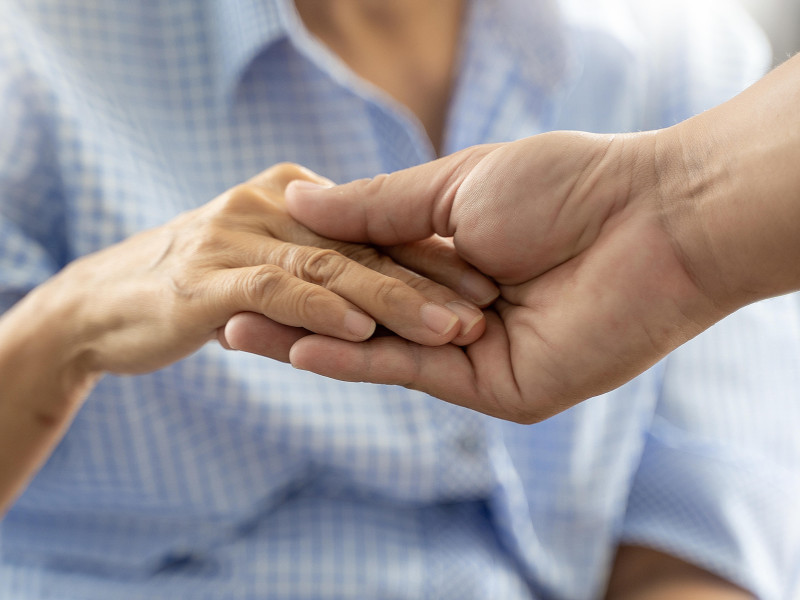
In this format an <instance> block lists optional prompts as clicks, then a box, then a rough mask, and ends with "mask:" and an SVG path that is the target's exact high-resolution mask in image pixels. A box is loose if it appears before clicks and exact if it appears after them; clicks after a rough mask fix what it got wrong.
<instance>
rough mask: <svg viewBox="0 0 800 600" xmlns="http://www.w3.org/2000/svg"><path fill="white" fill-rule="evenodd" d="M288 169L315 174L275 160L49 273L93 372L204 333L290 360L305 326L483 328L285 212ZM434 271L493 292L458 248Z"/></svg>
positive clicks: (428, 330) (168, 354)
mask: <svg viewBox="0 0 800 600" xmlns="http://www.w3.org/2000/svg"><path fill="white" fill-rule="evenodd" d="M297 178H301V179H306V180H310V181H323V180H321V179H320V178H318V177H316V176H315V175H314V174H312V173H311V172H309V171H306V170H305V169H301V168H300V167H297V166H295V165H288V164H287V165H278V166H276V167H273V168H271V169H269V170H267V171H265V172H264V173H262V174H260V175H259V176H257V177H255V178H254V179H252V180H251V181H249V182H248V183H246V184H243V185H240V186H238V187H236V188H233V189H232V190H230V191H228V192H226V193H224V194H222V195H221V196H220V197H218V198H217V199H215V200H214V201H212V202H210V203H209V204H207V205H206V206H203V207H201V208H199V209H197V210H194V211H191V212H188V213H186V214H183V215H181V216H179V217H178V218H176V219H175V220H173V221H172V222H170V223H168V224H167V225H165V226H163V227H160V228H157V229H154V230H151V231H148V232H145V233H142V234H139V235H137V236H134V237H133V238H131V239H129V240H126V241H124V242H122V243H121V244H118V245H116V246H114V247H111V248H108V249H106V250H104V251H102V252H99V253H97V254H95V255H91V256H88V257H86V258H84V259H81V260H79V261H76V262H75V263H73V264H72V265H71V266H70V267H68V268H67V269H65V271H64V272H63V273H62V274H60V275H59V276H58V277H56V278H55V279H54V280H52V281H51V282H50V284H48V286H46V287H47V288H48V289H49V293H50V294H51V297H52V298H60V299H61V301H65V302H68V311H69V312H68V314H67V315H65V316H66V318H68V319H69V323H71V324H73V329H75V333H74V334H73V338H74V340H75V343H74V344H73V347H74V348H75V351H76V352H80V353H82V355H83V360H84V362H85V363H86V364H88V365H89V366H90V368H91V369H92V370H94V371H103V372H114V373H141V372H146V371H151V370H154V369H158V368H160V367H163V366H165V365H167V364H169V363H171V362H173V361H175V360H178V359H180V358H182V357H184V356H186V355H188V354H190V353H191V352H193V351H195V350H196V349H197V348H199V347H200V346H201V345H203V344H204V343H205V342H207V341H209V340H210V339H213V338H214V337H219V339H220V341H221V342H222V343H223V344H224V345H226V346H228V347H235V348H237V349H240V350H247V351H252V352H256V353H259V354H264V355H267V356H270V357H272V358H277V359H281V360H288V352H289V348H290V346H291V344H292V343H293V342H294V341H296V340H297V339H298V338H300V337H302V336H304V335H307V334H308V333H309V332H312V331H313V332H316V333H320V334H324V335H327V336H333V337H338V338H342V339H345V340H352V341H357V340H364V339H366V338H368V337H369V336H370V335H371V334H372V333H373V331H374V329H375V324H376V322H377V323H379V324H381V325H384V326H385V327H387V328H389V329H390V330H392V331H394V332H396V333H397V334H398V335H401V336H403V337H406V338H408V339H410V340H414V341H415V342H417V343H420V344H426V345H437V344H444V343H448V342H453V341H455V342H457V343H469V342H471V341H473V340H475V339H476V338H477V337H478V336H479V335H480V334H481V333H482V331H483V328H484V322H483V317H482V313H481V311H480V310H479V309H478V308H477V307H476V306H474V305H473V304H472V303H470V302H468V301H466V300H464V299H462V298H461V297H460V296H459V295H458V294H456V293H455V292H453V291H451V290H450V289H448V288H447V287H445V286H443V285H439V284H437V283H434V282H432V281H430V280H428V279H426V278H424V277H421V276H419V275H417V274H415V273H412V272H411V271H409V270H407V269H405V268H402V267H400V266H398V265H396V264H394V263H393V262H392V261H391V260H390V259H388V258H387V257H385V256H382V255H381V254H379V253H378V252H377V251H376V250H374V249H373V248H370V247H368V246H362V245H358V244H348V243H342V242H334V241H332V240H328V239H326V238H323V237H320V236H319V235H317V234H314V233H312V232H311V231H309V230H308V229H306V228H305V227H303V226H302V225H300V224H298V223H297V222H296V221H294V219H292V218H291V217H290V216H289V215H288V213H287V212H286V209H285V207H284V201H283V192H284V189H285V187H286V185H287V184H288V183H289V181H291V180H293V179H297ZM414 256H415V257H417V259H418V262H419V266H420V268H427V269H428V272H432V271H433V270H434V269H433V267H432V266H430V265H428V264H426V261H425V260H424V256H423V255H422V254H419V253H417V254H414ZM420 257H422V258H420ZM436 276H437V277H439V278H440V279H441V280H442V281H444V283H446V284H450V285H452V286H453V287H457V288H458V287H459V286H461V287H460V289H461V290H463V291H465V292H469V291H470V290H469V289H465V288H464V286H463V285H462V281H461V280H462V279H463V280H464V281H466V282H467V283H469V282H471V283H472V286H473V287H472V289H474V290H476V293H477V295H479V296H480V295H483V296H486V295H487V294H488V295H490V296H491V294H492V290H493V287H494V286H493V284H491V283H490V282H489V281H488V280H486V279H485V278H482V277H480V276H478V275H477V273H476V272H475V271H474V269H471V268H469V267H467V266H466V265H465V263H463V261H461V260H460V259H458V258H457V257H455V255H454V254H451V255H450V256H449V257H448V258H447V259H446V260H445V261H444V263H443V266H442V268H440V269H438V271H437V272H436ZM459 321H460V322H459Z"/></svg>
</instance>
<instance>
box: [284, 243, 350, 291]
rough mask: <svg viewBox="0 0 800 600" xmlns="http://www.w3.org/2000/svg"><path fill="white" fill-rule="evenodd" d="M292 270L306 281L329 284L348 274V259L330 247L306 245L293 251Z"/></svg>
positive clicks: (323, 284)
mask: <svg viewBox="0 0 800 600" xmlns="http://www.w3.org/2000/svg"><path fill="white" fill-rule="evenodd" d="M292 259H293V260H292V261H291V262H292V272H293V273H294V274H295V275H296V276H297V277H299V278H300V279H303V280H305V281H308V282H310V283H316V284H317V285H322V286H326V287H327V286H328V285H330V284H331V283H332V282H334V281H336V280H338V279H339V278H341V277H343V276H345V275H346V271H347V270H348V266H349V263H348V260H347V259H346V258H345V257H344V256H342V255H341V254H339V253H338V252H336V251H335V250H330V249H328V248H312V247H304V248H302V249H299V250H297V251H295V252H294V253H293V256H292Z"/></svg>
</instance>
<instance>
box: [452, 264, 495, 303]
mask: <svg viewBox="0 0 800 600" xmlns="http://www.w3.org/2000/svg"><path fill="white" fill-rule="evenodd" d="M461 291H462V292H463V294H464V295H465V296H467V297H468V298H469V299H470V300H472V301H473V302H475V304H477V305H478V306H486V305H487V304H490V303H491V302H492V301H494V299H495V298H497V296H498V295H499V294H500V291H499V290H498V289H497V286H495V285H494V284H493V283H492V282H491V281H489V280H488V279H487V278H486V277H484V276H482V275H481V274H479V273H476V272H475V271H467V272H466V273H464V276H463V277H462V278H461Z"/></svg>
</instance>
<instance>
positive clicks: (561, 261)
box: [287, 130, 722, 422]
mask: <svg viewBox="0 0 800 600" xmlns="http://www.w3.org/2000/svg"><path fill="white" fill-rule="evenodd" d="M669 135H671V134H670V132H669V131H668V130H665V131H664V132H658V133H655V134H653V133H648V134H636V135H624V136H616V137H615V136H603V135H590V134H581V133H572V132H555V133H548V134H543V135H540V136H536V137H533V138H528V139H525V140H521V141H519V142H515V143H510V144H503V145H491V146H479V147H475V148H470V149H467V150H465V151H462V152H460V153H457V154H455V155H453V156H450V157H446V158H443V159H440V160H438V161H435V162H432V163H428V164H426V165H422V166H419V167H416V168H412V169H408V170H405V171H400V172H397V173H393V174H391V175H383V176H379V177H377V178H375V179H372V180H360V181H355V182H352V183H350V184H346V185H342V186H338V187H333V188H330V189H328V188H324V187H315V186H312V185H308V184H303V183H301V182H296V183H294V184H291V185H290V186H289V187H288V189H287V205H288V207H289V212H290V213H291V214H292V215H293V216H294V217H296V218H297V219H298V220H300V221H301V222H303V223H305V224H306V225H308V226H309V227H310V228H311V229H313V230H314V231H316V232H318V233H320V234H322V235H327V236H330V237H334V238H337V239H345V240H352V241H361V242H367V241H368V242H372V243H375V244H381V245H392V244H400V243H407V242H409V241H412V240H421V239H426V238H428V237H429V236H431V235H433V234H438V235H441V236H453V242H454V245H455V248H456V250H457V252H458V253H459V255H460V256H461V257H463V258H464V259H465V260H467V261H468V262H470V263H471V264H473V265H475V266H476V267H478V268H479V269H480V270H481V271H482V272H484V273H486V274H487V275H490V276H492V277H494V278H495V279H496V280H497V281H498V282H500V283H501V284H502V285H501V298H500V299H499V300H497V302H496V303H495V304H494V307H493V311H489V312H488V314H487V327H486V332H485V334H484V335H483V336H482V337H481V338H480V339H478V340H477V341H476V342H474V343H473V344H471V345H469V346H468V347H466V348H464V349H462V348H458V347H456V346H453V345H446V346H439V347H435V348H433V347H423V346H421V345H418V344H415V343H413V342H409V341H406V340H401V339H399V338H391V337H389V338H380V339H375V340H370V341H369V342H366V343H363V344H354V343H348V342H346V341H342V340H334V339H331V338H329V337H324V336H310V337H306V338H304V339H302V340H299V341H298V342H297V343H295V344H294V346H293V348H292V350H291V354H290V357H291V362H292V364H293V365H295V366H296V367H299V368H302V369H308V370H311V371H315V372H317V373H320V374H323V375H327V376H330V377H335V378H339V379H344V380H363V381H371V382H379V383H392V384H400V385H405V386H407V387H411V388H415V389H420V390H423V391H425V392H427V393H430V394H432V395H434V396H437V397H439V398H442V399H445V400H448V401H450V402H454V403H456V404H461V405H464V406H467V407H470V408H473V409H476V410H479V411H482V412H485V413H488V414H491V415H495V416H498V417H501V418H505V419H510V420H515V421H520V422H533V421H538V420H541V419H543V418H546V417H548V416H551V415H553V414H555V413H556V412H559V411H561V410H563V409H565V408H567V407H569V406H571V405H573V404H575V403H577V402H579V401H581V400H583V399H586V398H588V397H591V396H594V395H597V394H600V393H602V392H605V391H608V390H610V389H613V388H614V387H617V386H619V385H621V384H622V383H624V382H625V381H627V380H628V379H630V378H631V377H633V376H634V375H636V374H638V373H639V372H641V371H643V370H644V369H646V368H647V367H648V366H650V365H651V364H653V363H654V362H655V361H656V360H658V359H659V358H661V357H662V356H664V355H665V354H666V353H667V352H668V351H669V350H671V349H673V348H674V347H676V346H677V345H678V344H680V343H682V342H684V341H686V340H687V339H689V338H690V337H692V336H694V335H696V334H697V333H698V332H699V331H701V330H702V329H703V328H704V327H707V326H708V325H709V324H710V323H712V322H714V321H715V320H717V319H719V318H720V317H721V316H722V315H721V313H720V312H719V311H718V310H717V309H716V308H715V305H714V303H713V302H712V301H711V300H709V299H708V298H707V297H706V295H705V294H704V293H703V292H702V291H701V290H700V289H699V288H698V286H697V285H696V284H695V282H694V280H693V277H692V275H691V273H689V272H688V271H687V269H686V267H685V265H684V263H683V262H682V257H681V256H680V253H679V252H678V251H677V249H676V247H675V246H674V245H673V239H672V236H671V233H670V231H669V230H668V227H667V225H666V220H665V218H664V207H663V206H662V205H661V203H660V202H659V201H658V199H657V198H658V195H657V194H653V191H654V190H655V187H656V185H657V174H656V171H655V168H656V167H655V147H656V144H657V143H659V142H660V141H663V139H664V136H669ZM659 136H660V137H659ZM654 198H655V199H654ZM334 217H335V218H334Z"/></svg>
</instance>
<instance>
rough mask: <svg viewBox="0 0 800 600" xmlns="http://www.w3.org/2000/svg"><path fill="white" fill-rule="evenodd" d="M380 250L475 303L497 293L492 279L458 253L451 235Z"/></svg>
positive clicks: (482, 303)
mask: <svg viewBox="0 0 800 600" xmlns="http://www.w3.org/2000/svg"><path fill="white" fill-rule="evenodd" d="M380 251H381V252H383V253H384V254H386V255H387V256H389V257H391V258H392V259H393V260H394V261H395V262H397V263H399V264H401V265H403V266H405V267H407V268H409V269H411V270H412V271H415V272H416V273H419V274H420V275H424V276H425V277H428V278H429V279H431V280H432V281H436V282H438V283H440V284H442V285H444V286H446V287H448V288H450V289H452V290H453V291H455V292H457V293H459V294H461V295H462V296H464V298H466V299H468V300H470V301H471V302H473V303H474V304H476V305H478V306H483V307H485V306H488V305H489V304H491V303H492V302H493V301H494V299H495V298H497V296H498V295H499V293H500V292H499V290H498V288H497V285H495V283H494V281H492V279H490V278H489V277H486V276H485V275H484V274H483V273H481V272H480V271H478V270H477V269H476V268H474V267H473V266H472V265H470V264H469V263H467V262H466V261H465V260H464V259H462V258H461V257H460V256H459V255H458V253H457V252H456V250H455V248H454V247H453V242H452V240H451V239H450V238H447V239H445V238H442V237H440V236H438V235H434V236H431V237H429V238H427V239H424V240H420V241H418V242H409V243H407V244H399V245H397V246H382V247H381V248H380Z"/></svg>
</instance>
